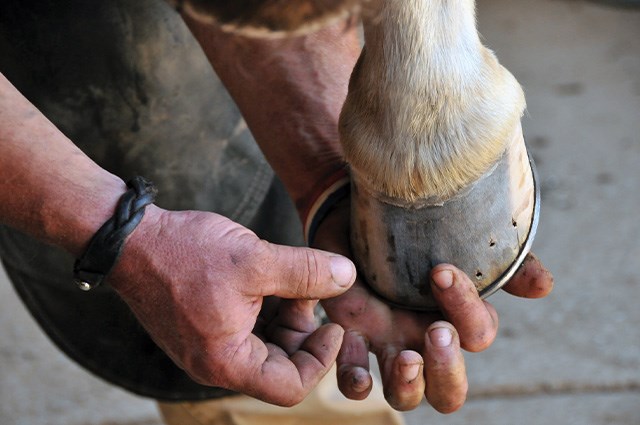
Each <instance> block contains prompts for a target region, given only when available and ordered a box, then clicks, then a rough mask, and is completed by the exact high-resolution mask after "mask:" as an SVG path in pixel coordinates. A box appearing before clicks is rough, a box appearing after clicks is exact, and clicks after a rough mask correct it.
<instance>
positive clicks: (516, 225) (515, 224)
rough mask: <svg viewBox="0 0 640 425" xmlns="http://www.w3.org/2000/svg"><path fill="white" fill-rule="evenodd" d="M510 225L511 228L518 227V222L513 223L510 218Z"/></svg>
mask: <svg viewBox="0 0 640 425" xmlns="http://www.w3.org/2000/svg"><path fill="white" fill-rule="evenodd" d="M511 225H512V226H513V227H518V222H517V221H515V220H514V219H513V218H512V219H511Z"/></svg>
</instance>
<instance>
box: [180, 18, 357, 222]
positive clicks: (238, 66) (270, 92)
mask: <svg viewBox="0 0 640 425" xmlns="http://www.w3.org/2000/svg"><path fill="white" fill-rule="evenodd" d="M185 21H186V22H187V24H188V25H189V27H190V28H191V30H192V32H193V33H194V35H195V36H196V38H197V39H198V41H199V42H200V44H201V45H202V47H203V49H204V51H205V53H206V55H207V56H208V58H209V60H210V61H211V63H212V65H213V67H214V69H215V70H216V72H217V74H218V75H219V77H220V79H221V80H222V81H223V83H224V84H225V86H226V87H227V89H228V90H229V92H230V93H231V95H232V96H233V98H234V100H235V101H236V103H237V104H238V106H239V108H240V110H241V111H242V114H243V116H244V118H245V120H246V121H247V124H248V125H249V128H250V129H251V132H252V133H253V135H254V137H255V139H256V141H257V142H258V144H259V145H260V147H261V149H262V150H263V152H264V154H265V156H266V157H267V160H268V161H269V163H270V164H271V166H272V167H273V168H274V170H275V171H276V173H277V174H278V176H279V177H280V178H281V179H282V180H283V182H284V184H285V186H286V187H287V190H288V191H289V194H290V195H291V197H292V198H293V200H294V202H295V203H296V205H297V207H298V210H299V211H303V210H304V209H305V208H307V207H308V204H309V203H310V202H313V199H310V198H312V196H313V195H312V194H313V193H314V192H315V191H316V190H317V188H318V187H319V186H321V185H322V184H323V181H324V180H326V179H327V178H328V177H329V176H331V175H332V174H334V173H335V172H336V171H337V170H338V169H340V168H342V167H343V166H344V161H343V155H342V149H341V147H340V144H339V138H338V126H337V123H338V116H339V114H340V110H341V108H342V103H343V102H344V99H345V96H346V94H347V86H348V81H349V76H350V74H351V70H352V69H353V66H354V64H355V62H356V60H357V57H358V55H359V53H360V43H359V40H358V37H357V33H356V30H355V28H354V25H348V24H347V23H346V22H341V23H339V24H335V25H333V26H331V27H327V28H324V29H322V30H320V31H318V32H316V33H313V34H309V35H307V36H303V37H296V38H290V39H277V40H264V39H255V38H245V37H240V36H235V35H233V34H226V33H223V32H221V31H219V30H217V29H215V28H214V27H212V26H208V25H205V24H201V23H199V22H196V21H192V20H190V19H189V18H185Z"/></svg>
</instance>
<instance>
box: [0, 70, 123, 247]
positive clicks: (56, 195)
mask: <svg viewBox="0 0 640 425" xmlns="http://www.w3.org/2000/svg"><path fill="white" fill-rule="evenodd" d="M125 190H126V188H125V185H124V183H123V182H122V180H120V179H119V178H117V177H116V176H114V175H112V174H110V173H108V172H106V171H105V170H103V169H101V168H100V167H98V165H96V164H95V163H94V162H93V161H91V160H90V159H89V158H88V157H87V156H85V155H84V154H83V153H82V152H81V151H80V150H79V149H78V148H77V147H76V146H75V145H74V144H73V143H71V141H70V140H69V139H67V138H66V137H65V136H64V135H63V134H62V133H61V132H60V131H59V130H58V129H57V128H56V127H55V126H54V125H53V124H52V123H51V122H50V121H49V120H47V119H46V118H45V117H44V116H43V115H42V114H41V113H40V112H39V111H38V110H37V109H36V108H35V107H34V106H33V105H32V104H31V103H30V102H29V101H28V100H27V99H25V98H24V97H23V96H22V95H21V94H20V93H19V92H18V91H17V90H16V89H15V87H13V85H11V83H10V82H9V81H8V80H7V79H6V78H5V77H4V76H3V75H2V74H0V223H4V224H8V225H9V226H12V227H15V228H18V229H20V230H22V231H24V232H26V233H29V234H31V235H33V236H35V237H37V238H38V239H41V240H44V241H46V242H48V243H52V244H54V245H57V246H60V247H62V248H64V249H66V250H68V251H70V252H71V253H73V254H76V255H77V254H79V253H81V252H82V251H83V249H84V247H85V246H86V244H87V242H88V241H89V239H90V238H91V236H92V235H93V233H95V231H96V230H97V229H98V228H99V227H100V226H101V225H102V224H103V223H104V222H105V221H106V220H107V219H108V218H109V217H110V216H111V214H113V209H114V206H115V205H116V203H117V201H118V198H119V197H120V195H122V193H123V192H124V191H125Z"/></svg>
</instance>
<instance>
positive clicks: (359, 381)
mask: <svg viewBox="0 0 640 425" xmlns="http://www.w3.org/2000/svg"><path fill="white" fill-rule="evenodd" d="M359 375H362V374H359ZM359 375H358V374H357V373H355V372H354V374H353V375H352V376H351V388H352V389H353V390H354V391H355V392H358V393H361V392H364V391H366V390H368V389H369V381H368V379H367V377H366V376H359Z"/></svg>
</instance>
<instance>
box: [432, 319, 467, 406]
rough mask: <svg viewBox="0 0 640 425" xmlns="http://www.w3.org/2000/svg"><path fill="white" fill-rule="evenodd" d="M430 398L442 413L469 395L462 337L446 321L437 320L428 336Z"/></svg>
mask: <svg viewBox="0 0 640 425" xmlns="http://www.w3.org/2000/svg"><path fill="white" fill-rule="evenodd" d="M425 370H426V372H425V373H426V376H427V390H426V395H427V400H428V401H429V404H431V406H433V408H434V409H436V410H437V411H438V412H440V413H451V412H455V411H456V410H458V409H459V408H460V407H462V405H463V404H464V402H465V400H466V398H467V390H468V383H467V374H466V370H465V365H464V357H463V356H462V351H461V350H460V340H459V338H458V335H457V334H456V331H455V328H454V327H453V326H452V325H451V324H449V323H447V322H442V321H439V322H435V323H433V324H432V325H431V326H430V327H429V329H428V330H427V334H426V338H425Z"/></svg>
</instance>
